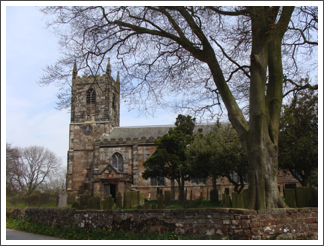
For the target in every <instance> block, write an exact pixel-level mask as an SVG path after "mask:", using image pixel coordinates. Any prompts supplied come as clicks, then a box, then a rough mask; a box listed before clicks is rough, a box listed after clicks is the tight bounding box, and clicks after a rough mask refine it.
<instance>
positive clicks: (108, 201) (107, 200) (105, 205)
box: [103, 195, 113, 210]
mask: <svg viewBox="0 0 324 246" xmlns="http://www.w3.org/2000/svg"><path fill="white" fill-rule="evenodd" d="M112 201H113V199H112V197H111V195H109V196H106V198H105V200H104V202H103V209H104V210H111V209H112Z"/></svg>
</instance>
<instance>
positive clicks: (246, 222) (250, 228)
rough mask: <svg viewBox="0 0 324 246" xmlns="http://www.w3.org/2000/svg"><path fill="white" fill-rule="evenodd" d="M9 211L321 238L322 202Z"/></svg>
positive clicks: (91, 222) (138, 227) (145, 227)
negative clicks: (252, 206)
mask: <svg viewBox="0 0 324 246" xmlns="http://www.w3.org/2000/svg"><path fill="white" fill-rule="evenodd" d="M7 217H11V218H14V219H30V221H31V222H38V223H42V224H45V225H51V226H62V227H71V226H78V227H80V228H88V229H96V228H106V229H111V230H114V231H118V230H122V231H128V232H140V231H152V232H155V233H163V231H174V232H175V233H176V234H178V235H186V234H189V235H198V236H202V237H209V236H212V237H222V238H226V237H229V238H234V239H241V240H244V239H246V240H247V239H252V240H261V239H305V238H308V239H318V208H299V209H294V208H287V209H271V210H259V211H256V210H248V209H228V208H215V209H187V210H184V209H181V210H178V209H174V210H173V209H172V210H171V209H150V210H143V209H140V210H74V209H68V208H67V209H60V208H26V209H24V210H21V209H19V208H18V209H15V210H14V211H12V210H8V209H7Z"/></svg>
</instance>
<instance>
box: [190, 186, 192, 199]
mask: <svg viewBox="0 0 324 246" xmlns="http://www.w3.org/2000/svg"><path fill="white" fill-rule="evenodd" d="M190 201H192V189H191V190H190Z"/></svg>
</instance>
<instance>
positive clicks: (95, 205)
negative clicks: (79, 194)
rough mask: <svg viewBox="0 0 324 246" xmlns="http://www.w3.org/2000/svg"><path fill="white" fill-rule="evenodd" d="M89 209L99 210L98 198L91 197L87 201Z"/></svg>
mask: <svg viewBox="0 0 324 246" xmlns="http://www.w3.org/2000/svg"><path fill="white" fill-rule="evenodd" d="M89 208H90V209H96V210H100V197H92V198H90V201H89Z"/></svg>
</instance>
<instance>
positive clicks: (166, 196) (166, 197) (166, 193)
mask: <svg viewBox="0 0 324 246" xmlns="http://www.w3.org/2000/svg"><path fill="white" fill-rule="evenodd" d="M164 203H165V206H166V207H167V206H170V205H171V192H170V191H169V190H166V191H164Z"/></svg>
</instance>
